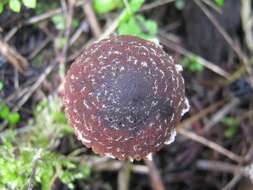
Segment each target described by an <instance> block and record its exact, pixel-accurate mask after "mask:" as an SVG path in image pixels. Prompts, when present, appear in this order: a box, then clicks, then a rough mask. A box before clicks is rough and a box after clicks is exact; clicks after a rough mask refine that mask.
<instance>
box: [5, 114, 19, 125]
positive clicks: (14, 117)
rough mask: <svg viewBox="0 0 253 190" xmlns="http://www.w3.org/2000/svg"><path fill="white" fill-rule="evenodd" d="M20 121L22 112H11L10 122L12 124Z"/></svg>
mask: <svg viewBox="0 0 253 190" xmlns="http://www.w3.org/2000/svg"><path fill="white" fill-rule="evenodd" d="M19 121H20V114H19V113H18V112H14V113H11V114H9V116H8V122H9V124H10V125H15V124H17V123H18V122H19Z"/></svg>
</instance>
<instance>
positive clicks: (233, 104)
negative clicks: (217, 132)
mask: <svg viewBox="0 0 253 190" xmlns="http://www.w3.org/2000/svg"><path fill="white" fill-rule="evenodd" d="M239 103H240V100H239V99H238V98H233V99H232V100H231V101H229V102H228V103H227V104H226V105H225V106H223V107H222V108H221V109H220V110H219V111H217V112H216V113H215V114H214V115H213V117H212V118H211V119H210V121H209V122H208V123H207V124H206V126H205V128H204V131H206V132H207V131H209V130H210V129H211V128H212V127H213V126H214V125H216V124H217V123H218V122H220V121H221V120H222V119H223V118H224V117H225V116H226V115H227V114H228V113H229V112H231V111H232V110H233V109H234V108H235V107H236V106H238V105H239Z"/></svg>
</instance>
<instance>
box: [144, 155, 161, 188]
mask: <svg viewBox="0 0 253 190" xmlns="http://www.w3.org/2000/svg"><path fill="white" fill-rule="evenodd" d="M144 161H145V163H146V165H147V166H148V168H149V177H150V180H151V186H152V188H153V190H165V187H164V184H163V182H162V178H161V175H160V173H159V171H158V169H157V167H156V165H155V163H154V161H153V160H152V159H148V158H145V159H144Z"/></svg>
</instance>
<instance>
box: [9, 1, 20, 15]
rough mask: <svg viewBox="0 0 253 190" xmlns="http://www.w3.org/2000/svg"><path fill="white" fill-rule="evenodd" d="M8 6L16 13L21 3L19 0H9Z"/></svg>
mask: <svg viewBox="0 0 253 190" xmlns="http://www.w3.org/2000/svg"><path fill="white" fill-rule="evenodd" d="M9 6H10V9H11V10H12V11H14V12H16V13H19V12H20V10H21V3H20V1H19V0H10V2H9Z"/></svg>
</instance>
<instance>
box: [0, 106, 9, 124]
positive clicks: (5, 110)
mask: <svg viewBox="0 0 253 190" xmlns="http://www.w3.org/2000/svg"><path fill="white" fill-rule="evenodd" d="M9 114H10V108H9V107H8V106H7V105H6V104H3V105H1V107H0V117H1V118H2V119H4V120H7V119H8V116H9Z"/></svg>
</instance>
